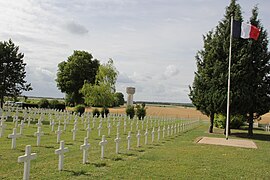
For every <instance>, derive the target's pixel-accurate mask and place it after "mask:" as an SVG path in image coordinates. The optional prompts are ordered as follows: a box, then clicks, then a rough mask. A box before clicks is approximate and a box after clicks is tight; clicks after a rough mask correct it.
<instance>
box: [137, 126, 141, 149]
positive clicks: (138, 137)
mask: <svg viewBox="0 0 270 180" xmlns="http://www.w3.org/2000/svg"><path fill="white" fill-rule="evenodd" d="M136 136H137V147H140V138H141V134H140V130H138V134H137V135H136Z"/></svg>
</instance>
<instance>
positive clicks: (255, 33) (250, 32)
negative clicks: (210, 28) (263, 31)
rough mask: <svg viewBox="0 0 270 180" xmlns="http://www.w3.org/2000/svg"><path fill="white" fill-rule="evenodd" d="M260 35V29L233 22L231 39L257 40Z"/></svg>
mask: <svg viewBox="0 0 270 180" xmlns="http://www.w3.org/2000/svg"><path fill="white" fill-rule="evenodd" d="M259 35H260V29H259V28H257V27H256V26H253V25H251V24H246V23H243V22H240V21H235V20H234V21H233V37H235V38H240V37H241V38H243V39H249V38H252V39H254V40H257V39H258V37H259Z"/></svg>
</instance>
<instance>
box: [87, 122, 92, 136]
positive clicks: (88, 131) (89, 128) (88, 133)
mask: <svg viewBox="0 0 270 180" xmlns="http://www.w3.org/2000/svg"><path fill="white" fill-rule="evenodd" d="M90 133H91V127H90V124H88V125H87V128H86V137H87V138H89V137H90Z"/></svg>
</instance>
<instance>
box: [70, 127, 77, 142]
mask: <svg viewBox="0 0 270 180" xmlns="http://www.w3.org/2000/svg"><path fill="white" fill-rule="evenodd" d="M77 130H78V129H77V124H74V127H73V129H72V130H71V132H72V140H73V141H75V140H76V132H77Z"/></svg>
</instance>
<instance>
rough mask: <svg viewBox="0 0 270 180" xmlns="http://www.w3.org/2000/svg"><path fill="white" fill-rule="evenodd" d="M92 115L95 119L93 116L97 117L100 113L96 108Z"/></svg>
mask: <svg viewBox="0 0 270 180" xmlns="http://www.w3.org/2000/svg"><path fill="white" fill-rule="evenodd" d="M92 114H93V117H95V116H96V117H99V115H100V112H99V110H98V109H97V108H95V109H93V111H92Z"/></svg>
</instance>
